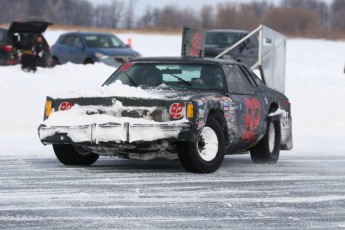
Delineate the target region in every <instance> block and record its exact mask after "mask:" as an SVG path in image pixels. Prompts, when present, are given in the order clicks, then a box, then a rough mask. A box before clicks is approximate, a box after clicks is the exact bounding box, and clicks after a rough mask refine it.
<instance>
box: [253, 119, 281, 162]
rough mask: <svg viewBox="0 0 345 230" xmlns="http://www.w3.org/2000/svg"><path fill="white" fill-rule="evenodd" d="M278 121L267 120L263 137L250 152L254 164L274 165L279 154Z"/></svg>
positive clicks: (279, 134) (279, 136) (279, 135)
mask: <svg viewBox="0 0 345 230" xmlns="http://www.w3.org/2000/svg"><path fill="white" fill-rule="evenodd" d="M280 132H281V131H280V120H279V119H277V118H276V119H272V118H268V121H267V128H266V133H265V136H264V137H263V138H262V139H261V141H260V142H259V144H258V145H256V146H255V147H254V148H252V149H251V150H250V156H251V158H252V161H253V162H254V163H261V164H275V163H277V161H278V158H279V152H280V142H281V133H280Z"/></svg>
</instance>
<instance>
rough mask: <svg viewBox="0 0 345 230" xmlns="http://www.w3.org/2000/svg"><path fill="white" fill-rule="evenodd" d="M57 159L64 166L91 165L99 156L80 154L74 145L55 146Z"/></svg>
mask: <svg viewBox="0 0 345 230" xmlns="http://www.w3.org/2000/svg"><path fill="white" fill-rule="evenodd" d="M53 149H54V152H55V155H56V157H57V159H58V160H59V161H60V162H61V163H62V164H64V165H91V164H93V163H95V162H96V161H97V159H98V157H99V155H97V154H94V153H90V152H89V153H85V154H81V153H79V152H78V151H77V150H76V148H75V147H74V146H73V145H53Z"/></svg>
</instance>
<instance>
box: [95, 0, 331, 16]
mask: <svg viewBox="0 0 345 230" xmlns="http://www.w3.org/2000/svg"><path fill="white" fill-rule="evenodd" d="M88 1H89V2H91V3H93V4H94V5H97V4H102V3H107V4H110V3H111V1H112V0H88ZM253 1H254V0H137V2H136V12H137V17H138V16H141V14H143V13H144V11H145V9H146V8H147V7H154V8H157V7H158V8H162V7H164V6H166V5H176V6H177V7H179V8H182V9H184V8H191V9H195V10H196V11H198V10H199V9H200V8H201V6H203V5H205V4H208V5H213V6H216V5H217V4H218V3H224V2H233V3H235V2H237V3H238V2H239V3H241V2H243V3H248V2H253ZM260 1H262V0H260ZM260 1H258V2H260ZM267 1H268V2H272V3H274V4H276V5H278V4H279V3H280V2H281V0H267ZM322 1H324V2H326V3H331V2H333V0H322Z"/></svg>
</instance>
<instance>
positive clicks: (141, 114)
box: [121, 110, 163, 122]
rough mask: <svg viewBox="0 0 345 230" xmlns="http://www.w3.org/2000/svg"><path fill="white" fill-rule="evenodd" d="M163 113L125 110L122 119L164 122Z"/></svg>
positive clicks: (158, 111) (159, 111)
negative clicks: (147, 119)
mask: <svg viewBox="0 0 345 230" xmlns="http://www.w3.org/2000/svg"><path fill="white" fill-rule="evenodd" d="M162 115H163V112H162V111H161V110H154V111H152V112H150V111H149V110H129V111H128V110H124V111H122V112H121V116H122V117H131V118H145V117H146V118H149V119H152V120H154V121H159V122H162V121H163V117H162Z"/></svg>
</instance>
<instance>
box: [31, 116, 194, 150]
mask: <svg viewBox="0 0 345 230" xmlns="http://www.w3.org/2000/svg"><path fill="white" fill-rule="evenodd" d="M189 128H190V122H188V121H174V122H159V123H158V122H155V123H129V122H123V123H114V122H112V123H110V122H109V123H103V124H89V125H80V126H46V125H44V124H42V125H40V126H39V127H38V134H39V137H40V140H41V142H42V143H43V144H45V145H46V144H78V143H83V144H98V143H107V142H112V143H119V144H120V143H134V142H153V141H157V140H166V139H170V140H171V139H176V140H177V139H178V136H179V134H180V132H182V131H183V130H188V129H189Z"/></svg>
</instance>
